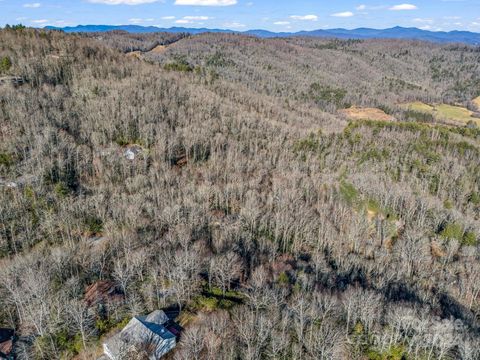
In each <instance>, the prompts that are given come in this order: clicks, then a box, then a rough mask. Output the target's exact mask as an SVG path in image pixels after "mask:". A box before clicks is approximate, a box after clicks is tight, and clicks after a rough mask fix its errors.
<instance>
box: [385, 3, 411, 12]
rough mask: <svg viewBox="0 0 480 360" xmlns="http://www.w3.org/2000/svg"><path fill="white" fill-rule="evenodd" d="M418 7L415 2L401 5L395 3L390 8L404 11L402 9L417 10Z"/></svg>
mask: <svg viewBox="0 0 480 360" xmlns="http://www.w3.org/2000/svg"><path fill="white" fill-rule="evenodd" d="M417 9H418V7H417V6H416V5H413V4H399V5H394V6H392V7H391V8H390V10H393V11H402V10H417Z"/></svg>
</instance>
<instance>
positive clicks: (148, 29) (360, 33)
mask: <svg viewBox="0 0 480 360" xmlns="http://www.w3.org/2000/svg"><path fill="white" fill-rule="evenodd" d="M46 29H51V30H61V31H65V32H106V31H113V30H123V31H127V32H130V33H153V32H170V33H190V34H201V33H206V32H214V33H238V34H247V35H254V36H258V37H262V38H273V37H290V36H313V37H324V38H325V37H332V38H340V39H376V38H382V39H412V40H424V41H431V42H437V43H465V44H469V45H480V33H474V32H470V31H450V32H445V31H428V30H422V29H418V28H414V27H413V28H405V27H400V26H396V27H393V28H389V29H370V28H358V29H352V30H347V29H326V30H312V31H299V32H271V31H268V30H260V29H259V30H248V31H242V32H241V31H234V30H224V29H207V28H185V27H171V28H160V27H156V26H140V25H78V26H74V27H64V28H58V27H53V26H47V27H46Z"/></svg>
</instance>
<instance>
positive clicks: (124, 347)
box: [103, 310, 177, 360]
mask: <svg viewBox="0 0 480 360" xmlns="http://www.w3.org/2000/svg"><path fill="white" fill-rule="evenodd" d="M168 321H169V318H168V316H167V315H166V314H165V313H164V312H163V311H161V310H156V311H154V312H152V313H151V314H149V315H148V316H136V317H134V318H133V319H132V320H130V322H129V323H128V324H127V326H125V328H124V329H123V330H122V331H121V332H120V333H119V334H117V335H115V336H113V337H112V338H110V339H109V340H108V341H106V342H105V343H104V344H103V351H104V353H105V355H106V356H107V357H108V358H109V359H111V360H125V359H127V356H128V355H127V354H128V352H129V351H131V350H132V348H133V349H136V350H141V351H145V352H146V353H147V354H148V358H149V359H150V360H158V359H160V358H161V357H162V356H163V355H165V354H166V353H168V352H169V351H170V350H172V349H173V348H174V347H175V345H176V343H177V339H176V336H175V335H174V334H173V333H172V332H171V331H170V330H168V329H167V328H166V326H165V325H166V324H167V322H168Z"/></svg>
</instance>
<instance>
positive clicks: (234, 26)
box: [223, 21, 246, 29]
mask: <svg viewBox="0 0 480 360" xmlns="http://www.w3.org/2000/svg"><path fill="white" fill-rule="evenodd" d="M223 26H225V27H226V28H229V29H242V28H245V27H246V25H245V24H242V23H239V22H236V21H234V22H228V23H225V24H223Z"/></svg>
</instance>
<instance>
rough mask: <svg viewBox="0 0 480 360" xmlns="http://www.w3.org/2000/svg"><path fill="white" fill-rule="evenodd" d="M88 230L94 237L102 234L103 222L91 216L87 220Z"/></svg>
mask: <svg viewBox="0 0 480 360" xmlns="http://www.w3.org/2000/svg"><path fill="white" fill-rule="evenodd" d="M85 225H86V226H87V230H88V232H89V233H90V234H92V235H97V234H100V233H101V232H102V231H103V221H102V220H101V219H99V218H98V217H96V216H93V215H89V216H87V218H86V219H85Z"/></svg>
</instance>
